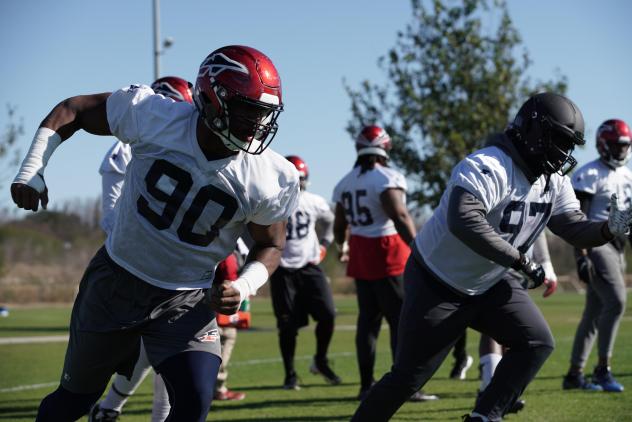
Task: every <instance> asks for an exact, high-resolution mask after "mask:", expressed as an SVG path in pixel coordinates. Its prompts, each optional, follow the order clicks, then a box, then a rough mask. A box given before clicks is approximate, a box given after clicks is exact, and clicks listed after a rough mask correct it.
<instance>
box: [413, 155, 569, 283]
mask: <svg viewBox="0 0 632 422" xmlns="http://www.w3.org/2000/svg"><path fill="white" fill-rule="evenodd" d="M455 186H460V187H462V188H463V189H465V190H467V191H468V192H470V193H472V194H473V195H475V196H476V197H477V198H478V199H479V200H480V201H481V202H482V203H483V204H484V206H485V209H486V210H487V217H486V218H487V221H488V222H489V224H490V225H491V226H492V227H493V228H494V230H495V231H496V232H497V233H498V234H499V235H500V236H501V237H502V238H503V239H504V240H506V241H507V242H509V243H510V244H512V245H513V246H514V247H516V248H519V249H520V250H521V251H522V252H523V253H525V252H526V251H527V250H528V249H529V247H530V246H531V245H533V243H534V242H535V240H536V238H537V237H538V235H539V234H540V233H541V232H542V231H543V230H544V227H545V226H546V224H547V222H548V221H549V218H550V217H551V216H552V215H558V214H563V213H567V212H572V211H576V210H579V201H577V198H575V193H574V192H573V187H572V186H571V182H570V179H569V178H568V177H565V176H564V177H562V176H559V175H558V174H553V175H551V180H550V182H549V188H548V190H546V189H545V186H546V180H545V178H544V177H540V178H539V179H538V180H536V182H535V183H534V184H533V185H531V184H530V183H529V181H528V180H527V178H526V177H525V175H524V173H523V172H522V171H521V170H520V169H519V168H518V167H517V166H516V165H515V164H514V163H513V161H512V159H511V157H510V156H509V155H507V153H505V152H504V151H502V150H501V149H500V148H498V147H493V146H492V147H488V148H484V149H482V150H479V151H477V152H475V153H473V154H471V155H469V156H468V157H466V158H465V159H464V160H463V161H461V162H460V163H459V164H458V165H457V166H456V167H455V168H454V170H453V171H452V176H451V177H450V181H449V183H448V186H447V188H446V191H445V192H444V193H443V196H442V197H441V202H440V203H439V207H438V208H437V209H436V210H435V211H434V213H433V215H432V217H431V218H430V219H429V220H428V222H426V224H425V225H424V226H423V227H422V229H421V231H420V232H419V233H418V234H417V237H416V238H415V244H416V246H417V249H418V250H419V252H420V253H421V256H422V257H423V258H424V261H425V263H426V265H427V266H428V267H429V268H430V269H431V270H432V271H433V272H434V274H435V275H437V276H438V277H439V278H440V279H441V280H443V281H444V282H446V283H447V284H449V285H450V286H452V287H453V288H455V289H456V290H458V291H460V292H463V293H465V294H467V295H477V294H481V293H483V292H485V291H486V290H487V289H489V288H490V287H492V286H493V285H494V284H495V283H496V282H498V281H499V280H500V279H501V278H502V277H503V275H504V274H505V273H506V271H507V270H508V269H507V268H506V267H503V266H502V265H499V264H497V263H495V262H493V261H491V260H489V259H487V258H484V257H483V256H481V255H479V254H477V253H476V252H475V251H473V250H472V249H470V248H469V247H468V246H466V245H465V244H464V243H462V242H461V241H460V240H459V239H458V238H456V237H455V236H454V235H453V234H452V233H451V232H450V230H449V229H448V224H447V212H448V202H449V198H450V194H451V192H452V189H454V187H455Z"/></svg>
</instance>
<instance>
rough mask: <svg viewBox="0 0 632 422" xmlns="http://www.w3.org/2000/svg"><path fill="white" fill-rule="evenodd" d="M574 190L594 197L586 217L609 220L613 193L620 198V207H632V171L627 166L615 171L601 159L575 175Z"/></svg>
mask: <svg viewBox="0 0 632 422" xmlns="http://www.w3.org/2000/svg"><path fill="white" fill-rule="evenodd" d="M573 188H574V189H575V190H576V191H581V192H585V193H587V194H589V195H592V198H591V201H590V208H589V209H588V212H587V213H586V215H587V217H588V218H589V219H590V220H593V221H607V220H608V214H609V212H610V197H611V196H612V194H613V193H616V194H617V196H618V197H619V202H620V206H625V208H628V207H630V206H631V205H632V171H630V169H629V168H627V167H625V166H622V167H617V168H616V169H613V168H611V167H608V166H607V165H606V164H605V163H604V162H603V161H602V160H601V159H597V160H594V161H591V162H589V163H587V164H584V165H583V166H581V167H580V168H579V169H578V170H577V171H576V172H575V173H573Z"/></svg>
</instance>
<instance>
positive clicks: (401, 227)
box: [393, 212, 415, 245]
mask: <svg viewBox="0 0 632 422" xmlns="http://www.w3.org/2000/svg"><path fill="white" fill-rule="evenodd" d="M393 223H395V230H397V233H398V234H399V236H400V237H401V238H402V240H403V241H404V242H405V243H406V244H407V245H409V244H410V243H412V241H413V240H414V239H415V224H414V223H413V219H412V218H411V217H410V215H409V214H408V213H407V212H406V213H402V214H401V215H399V216H397V217H396V218H394V219H393Z"/></svg>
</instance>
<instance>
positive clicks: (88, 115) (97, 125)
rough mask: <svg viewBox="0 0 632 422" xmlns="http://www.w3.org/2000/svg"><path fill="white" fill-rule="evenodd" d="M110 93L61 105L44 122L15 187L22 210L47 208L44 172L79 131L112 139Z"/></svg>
mask: <svg viewBox="0 0 632 422" xmlns="http://www.w3.org/2000/svg"><path fill="white" fill-rule="evenodd" d="M109 95H110V93H103V94H95V95H81V96H77V97H71V98H68V99H66V100H64V101H62V102H61V103H59V104H57V105H56V106H55V107H54V108H53V110H52V111H51V112H50V113H49V114H48V116H46V118H44V120H43V121H42V123H41V124H40V127H39V129H38V130H37V132H36V133H35V136H34V137H33V142H32V143H31V147H30V149H29V151H28V153H27V154H26V157H25V158H24V161H22V165H21V166H20V170H19V171H18V174H17V176H16V177H15V179H14V181H13V184H11V197H12V198H13V202H15V204H16V205H17V206H18V208H24V209H26V210H33V211H37V210H38V208H39V204H40V203H41V204H42V208H44V209H45V208H46V206H47V204H48V189H47V188H46V183H45V182H44V169H45V168H46V165H47V164H48V160H49V159H50V157H51V155H52V154H53V152H54V151H55V149H56V148H57V147H58V146H59V144H61V143H62V142H63V141H64V140H66V139H68V138H69V137H70V136H72V134H73V133H75V132H76V131H77V130H79V129H84V130H86V131H87V132H89V133H92V134H95V135H111V132H110V127H109V125H108V120H107V114H106V101H107V98H108V97H109Z"/></svg>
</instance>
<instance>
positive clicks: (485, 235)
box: [447, 186, 520, 267]
mask: <svg viewBox="0 0 632 422" xmlns="http://www.w3.org/2000/svg"><path fill="white" fill-rule="evenodd" d="M486 215H487V210H486V209H485V206H484V205H483V203H482V202H481V201H480V200H479V199H478V198H477V197H476V196H474V195H473V194H471V193H470V192H468V191H467V190H466V189H463V188H462V187H459V186H457V187H454V188H453V189H452V193H451V194H450V200H449V203H448V216H447V217H448V218H447V220H448V229H449V230H450V232H451V233H452V234H453V235H454V236H455V237H456V238H457V239H459V240H460V241H461V242H463V243H464V244H465V245H467V246H468V247H469V248H470V249H472V250H473V251H474V252H476V253H477V254H479V255H481V256H483V257H485V258H487V259H490V260H492V261H494V262H495V263H497V264H500V265H502V266H503V267H511V266H512V265H513V264H514V263H516V262H517V261H518V260H519V259H520V252H518V250H517V249H516V248H514V247H513V246H512V245H511V244H510V243H509V242H507V241H505V240H504V239H503V238H502V237H500V235H499V234H498V233H496V231H495V230H494V228H493V227H492V226H491V225H490V224H489V222H488V221H487V219H486V218H485V216H486Z"/></svg>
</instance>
